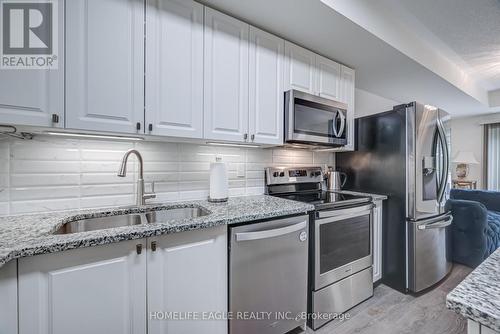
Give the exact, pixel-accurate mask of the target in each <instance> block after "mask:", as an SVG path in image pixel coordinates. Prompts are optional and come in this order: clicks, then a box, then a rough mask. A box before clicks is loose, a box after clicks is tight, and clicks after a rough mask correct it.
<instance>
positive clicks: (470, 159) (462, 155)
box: [453, 151, 479, 164]
mask: <svg viewBox="0 0 500 334" xmlns="http://www.w3.org/2000/svg"><path fill="white" fill-rule="evenodd" d="M453 162H455V163H457V164H478V163H479V161H477V160H476V157H474V153H472V152H470V151H458V153H457V155H456V156H455V158H454V159H453Z"/></svg>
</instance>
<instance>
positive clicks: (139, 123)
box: [135, 122, 141, 130]
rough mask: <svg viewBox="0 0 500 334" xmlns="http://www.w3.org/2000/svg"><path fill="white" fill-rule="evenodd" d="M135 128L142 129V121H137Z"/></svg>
mask: <svg viewBox="0 0 500 334" xmlns="http://www.w3.org/2000/svg"><path fill="white" fill-rule="evenodd" d="M135 128H136V129H137V130H140V129H141V122H137V124H136V125H135Z"/></svg>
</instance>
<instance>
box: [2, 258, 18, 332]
mask: <svg viewBox="0 0 500 334" xmlns="http://www.w3.org/2000/svg"><path fill="white" fill-rule="evenodd" d="M0 296H2V297H1V298H0V333H6V334H7V333H8V334H17V261H11V262H9V263H7V264H6V265H5V266H3V267H2V268H0Z"/></svg>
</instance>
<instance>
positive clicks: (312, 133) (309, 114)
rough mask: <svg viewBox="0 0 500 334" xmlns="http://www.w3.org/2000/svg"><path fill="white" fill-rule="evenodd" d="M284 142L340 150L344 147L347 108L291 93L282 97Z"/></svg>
mask: <svg viewBox="0 0 500 334" xmlns="http://www.w3.org/2000/svg"><path fill="white" fill-rule="evenodd" d="M285 100H286V103H285V124H286V131H285V141H286V142H288V143H307V144H318V145H332V146H342V145H346V144H347V131H348V130H349V129H347V125H346V117H347V105H346V104H344V103H340V102H337V101H333V100H328V99H325V98H322V97H318V96H314V95H311V94H307V93H303V92H299V91H296V90H291V91H288V92H286V93H285Z"/></svg>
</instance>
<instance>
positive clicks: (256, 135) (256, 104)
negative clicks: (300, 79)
mask: <svg viewBox="0 0 500 334" xmlns="http://www.w3.org/2000/svg"><path fill="white" fill-rule="evenodd" d="M284 47H285V42H284V40H283V39H281V38H278V37H276V36H274V35H271V34H269V33H267V32H264V31H262V30H259V29H257V28H254V27H250V99H249V101H250V109H249V130H248V131H249V134H250V141H252V142H255V143H260V144H275V145H280V144H283V113H284V111H283V110H284V109H283V101H284V94H283V68H284V67H283V58H284V57H283V52H284Z"/></svg>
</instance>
